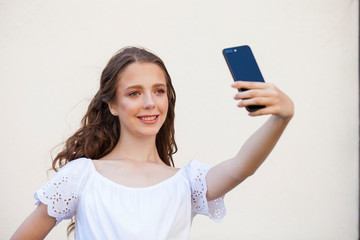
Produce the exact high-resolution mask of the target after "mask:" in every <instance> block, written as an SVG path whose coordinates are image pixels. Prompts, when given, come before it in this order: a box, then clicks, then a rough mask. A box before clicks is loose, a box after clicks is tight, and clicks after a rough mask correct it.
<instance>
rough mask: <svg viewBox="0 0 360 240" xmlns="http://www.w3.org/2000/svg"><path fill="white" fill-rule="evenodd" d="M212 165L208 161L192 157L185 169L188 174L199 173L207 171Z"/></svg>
mask: <svg viewBox="0 0 360 240" xmlns="http://www.w3.org/2000/svg"><path fill="white" fill-rule="evenodd" d="M211 167H212V166H211V165H209V164H206V163H202V162H200V161H198V160H196V159H194V158H193V159H191V161H190V162H189V163H188V164H187V165H186V166H185V167H184V168H185V171H186V172H187V173H188V174H194V173H195V174H199V173H207V171H209V169H210V168H211Z"/></svg>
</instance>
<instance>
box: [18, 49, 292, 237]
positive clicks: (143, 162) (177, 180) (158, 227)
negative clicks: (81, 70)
mask: <svg viewBox="0 0 360 240" xmlns="http://www.w3.org/2000/svg"><path fill="white" fill-rule="evenodd" d="M232 87H233V88H236V89H241V88H247V89H249V90H248V91H246V92H238V93H236V95H235V97H234V98H235V99H236V100H240V102H239V103H238V106H239V107H240V108H243V107H246V106H249V105H264V106H266V107H265V108H263V109H260V110H258V111H256V112H252V113H250V114H249V115H251V116H259V115H271V116H270V118H269V119H268V120H267V122H266V123H265V124H264V125H263V126H262V127H261V128H260V129H259V130H258V131H257V132H255V133H254V134H253V135H252V136H251V137H250V138H249V139H248V140H247V141H246V143H245V144H244V145H243V147H242V148H241V149H240V151H239V153H238V154H237V155H236V156H235V157H233V158H231V159H229V160H227V161H223V162H221V163H220V164H218V165H217V166H214V167H210V166H208V165H206V164H203V163H200V162H198V161H197V160H192V161H190V162H189V163H188V164H187V165H186V166H185V167H183V168H181V169H178V168H175V167H174V162H173V158H172V155H173V154H174V153H175V152H176V151H177V146H176V143H175V139H174V116H175V114H174V106H175V99H176V96H175V91H174V88H173V86H172V83H171V78H170V76H169V74H168V72H167V70H166V68H165V65H164V63H163V62H162V60H161V59H160V58H159V57H157V56H156V55H154V54H152V53H150V52H148V51H146V50H145V49H141V48H135V47H128V48H124V49H121V50H120V51H119V52H117V53H116V54H115V55H114V56H113V57H112V58H111V59H110V61H109V63H108V64H107V66H106V67H105V69H104V70H103V72H102V75H101V82H100V89H99V91H98V92H97V93H96V95H95V97H94V98H93V100H92V101H91V103H90V105H89V108H88V111H87V113H86V114H85V116H84V118H83V120H82V127H81V128H80V129H79V130H78V131H77V132H76V133H75V134H74V135H73V136H71V137H70V138H69V139H68V140H67V141H66V143H65V146H64V149H63V151H62V152H60V153H59V154H58V155H57V156H56V158H55V159H54V160H53V169H54V170H55V171H58V170H59V169H60V170H59V171H58V172H57V173H56V175H55V176H54V177H53V178H52V179H51V180H50V181H49V182H48V183H47V184H46V185H45V186H44V187H42V188H41V189H40V190H38V191H37V192H36V193H35V198H36V199H37V205H38V206H37V207H36V209H35V210H34V211H33V212H32V213H31V214H30V216H29V217H28V218H27V219H26V220H25V221H24V223H23V224H22V225H21V226H20V227H19V229H18V230H17V231H16V232H15V233H14V235H13V237H12V239H43V238H44V237H45V236H46V235H47V234H48V233H49V232H50V231H51V229H52V228H53V227H54V226H55V225H56V224H57V223H59V222H60V221H61V220H63V219H69V218H72V217H74V216H75V223H76V224H75V226H76V228H75V235H76V238H77V239H86V240H89V239H156V240H159V239H188V236H189V231H190V226H191V222H192V219H193V217H194V216H195V215H196V214H204V215H208V216H209V217H210V218H211V219H213V220H215V221H221V220H222V218H223V216H224V215H225V207H224V204H223V197H224V195H225V194H226V193H227V192H229V191H230V190H231V189H233V188H234V187H236V186H237V185H238V184H240V183H241V182H242V181H244V180H245V179H246V178H247V177H249V176H250V175H252V174H253V173H254V172H255V171H256V169H257V168H258V167H259V166H260V165H261V163H262V162H263V161H264V160H265V158H266V157H267V156H268V154H269V153H270V151H271V150H272V149H273V147H274V146H275V144H276V142H277V140H278V139H279V137H280V135H281V134H282V132H283V130H284V129H285V127H286V125H287V124H288V122H289V121H290V119H291V118H292V116H293V113H294V107H293V103H292V101H291V100H290V98H289V97H288V96H286V95H285V94H284V93H283V92H281V91H280V90H279V89H278V88H276V87H275V86H274V85H272V84H268V83H254V82H236V83H234V84H232ZM73 227H74V223H72V225H71V226H70V229H71V228H73Z"/></svg>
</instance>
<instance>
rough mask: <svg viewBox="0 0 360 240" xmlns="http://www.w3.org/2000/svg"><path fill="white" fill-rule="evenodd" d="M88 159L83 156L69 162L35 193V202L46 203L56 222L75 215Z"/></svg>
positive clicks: (50, 214)
mask: <svg viewBox="0 0 360 240" xmlns="http://www.w3.org/2000/svg"><path fill="white" fill-rule="evenodd" d="M88 161H91V160H90V159H85V158H83V159H77V160H73V161H71V162H69V163H67V164H66V165H65V166H63V167H62V168H61V169H60V170H59V171H58V172H57V173H56V174H55V176H54V177H53V178H52V179H51V180H50V181H49V182H48V183H47V184H46V185H45V186H43V187H42V188H40V189H39V190H38V191H37V192H36V193H35V194H34V198H35V199H36V200H37V201H36V203H35V204H36V205H38V204H40V202H42V203H44V204H46V205H47V212H48V215H49V216H51V217H54V218H56V224H58V223H59V222H61V221H62V220H64V219H70V218H71V217H72V216H74V214H75V212H76V209H77V204H78V200H79V190H80V187H81V186H82V185H83V183H84V177H85V176H86V172H87V171H86V169H88V168H87V167H86V165H88Z"/></svg>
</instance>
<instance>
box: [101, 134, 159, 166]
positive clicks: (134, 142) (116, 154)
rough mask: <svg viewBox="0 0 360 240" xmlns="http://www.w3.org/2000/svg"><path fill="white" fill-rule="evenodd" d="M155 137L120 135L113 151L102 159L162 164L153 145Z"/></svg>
mask: <svg viewBox="0 0 360 240" xmlns="http://www.w3.org/2000/svg"><path fill="white" fill-rule="evenodd" d="M155 140H156V136H149V137H136V136H134V135H130V134H129V135H127V136H125V134H123V133H122V134H121V135H120V139H119V141H118V142H117V144H116V145H115V147H114V149H113V150H112V151H111V152H110V153H109V154H108V155H106V156H104V157H103V159H109V160H120V159H127V160H133V161H137V162H152V163H162V160H161V159H160V157H159V154H158V152H157V149H156V144H155Z"/></svg>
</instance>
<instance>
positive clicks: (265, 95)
mask: <svg viewBox="0 0 360 240" xmlns="http://www.w3.org/2000/svg"><path fill="white" fill-rule="evenodd" d="M231 86H232V87H233V88H236V89H248V90H246V91H242V92H238V93H237V94H236V95H235V96H234V99H236V100H241V101H240V102H239V103H238V107H247V106H250V105H263V106H265V108H262V109H259V110H257V111H255V112H249V116H261V115H268V114H272V115H275V116H278V117H280V118H282V119H285V120H290V119H291V118H292V117H293V115H294V104H293V102H292V101H291V99H290V98H289V97H288V96H287V95H286V94H285V93H283V92H282V91H280V89H278V88H277V87H276V86H275V85H274V84H272V83H264V82H245V81H236V82H234V83H233V84H232V85H231Z"/></svg>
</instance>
